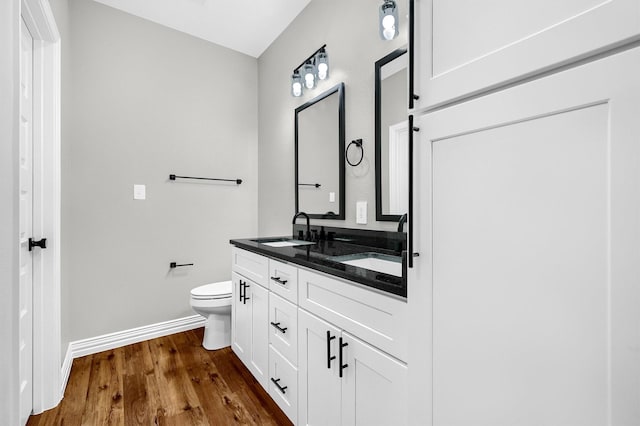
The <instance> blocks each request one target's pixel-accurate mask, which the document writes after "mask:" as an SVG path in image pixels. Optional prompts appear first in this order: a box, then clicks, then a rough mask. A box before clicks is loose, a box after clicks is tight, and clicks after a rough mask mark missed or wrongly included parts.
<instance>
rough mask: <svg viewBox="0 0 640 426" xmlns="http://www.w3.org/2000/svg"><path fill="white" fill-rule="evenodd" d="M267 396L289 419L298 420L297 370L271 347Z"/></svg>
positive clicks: (295, 421) (294, 422)
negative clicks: (269, 396)
mask: <svg viewBox="0 0 640 426" xmlns="http://www.w3.org/2000/svg"><path fill="white" fill-rule="evenodd" d="M268 386H269V388H268V391H269V395H271V398H273V400H274V401H275V402H276V404H278V406H279V407H280V408H281V409H282V411H284V413H285V414H286V415H287V417H289V420H291V421H292V422H293V424H296V423H297V420H298V370H297V369H296V368H295V367H294V366H293V365H291V363H290V362H289V361H287V360H286V359H285V358H284V357H283V356H282V354H280V353H279V352H278V351H277V350H275V349H274V348H273V347H269V384H268Z"/></svg>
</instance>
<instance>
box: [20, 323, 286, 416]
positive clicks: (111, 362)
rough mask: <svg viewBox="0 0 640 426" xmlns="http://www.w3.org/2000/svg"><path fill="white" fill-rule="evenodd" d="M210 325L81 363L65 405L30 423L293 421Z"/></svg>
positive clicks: (75, 366) (75, 365)
mask: <svg viewBox="0 0 640 426" xmlns="http://www.w3.org/2000/svg"><path fill="white" fill-rule="evenodd" d="M202 336H203V329H197V330H192V331H187V332H184V333H178V334H173V335H171V336H166V337H160V338H158V339H153V340H148V341H145V342H142V343H137V344H134V345H129V346H125V347H122V348H117V349H113V350H110V351H105V352H101V353H98V354H95V355H88V356H85V357H82V358H77V359H75V360H74V361H73V367H72V369H71V376H70V377H69V383H68V385H67V389H66V391H65V394H64V399H63V400H62V402H61V403H60V405H58V407H56V408H54V409H52V410H49V411H46V412H44V413H42V414H40V415H37V416H31V417H30V418H29V422H28V423H27V425H29V426H43V425H46V426H48V425H65V426H72V425H127V426H129V425H181V426H188V425H211V426H217V425H223V426H224V425H291V422H290V421H289V420H288V419H287V417H286V416H285V414H284V413H283V412H282V411H281V410H280V408H279V407H278V406H277V405H276V404H275V402H273V400H271V398H270V397H269V396H268V395H267V393H266V392H265V391H264V389H262V387H261V386H260V384H259V383H258V382H257V381H256V380H255V379H254V378H253V376H252V375H251V373H250V372H249V371H248V370H247V368H246V367H245V366H244V365H243V364H242V363H241V362H240V360H239V359H238V357H236V355H235V354H234V353H233V352H232V351H231V348H225V349H221V350H218V351H207V350H205V349H204V348H203V347H202V346H201V342H202Z"/></svg>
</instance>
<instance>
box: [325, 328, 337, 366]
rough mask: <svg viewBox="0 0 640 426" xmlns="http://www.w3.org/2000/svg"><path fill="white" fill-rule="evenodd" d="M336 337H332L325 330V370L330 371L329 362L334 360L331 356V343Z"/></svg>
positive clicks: (334, 357)
mask: <svg viewBox="0 0 640 426" xmlns="http://www.w3.org/2000/svg"><path fill="white" fill-rule="evenodd" d="M335 338H336V336H332V335H331V332H330V331H329V330H327V368H328V369H331V361H333V360H334V359H336V356H335V355H333V356H331V341H332V340H333V339H335Z"/></svg>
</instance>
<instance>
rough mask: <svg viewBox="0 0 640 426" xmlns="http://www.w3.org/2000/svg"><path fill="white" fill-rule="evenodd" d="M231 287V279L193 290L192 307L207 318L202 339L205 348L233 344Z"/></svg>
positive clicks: (210, 348) (213, 348)
mask: <svg viewBox="0 0 640 426" xmlns="http://www.w3.org/2000/svg"><path fill="white" fill-rule="evenodd" d="M231 288H232V283H231V281H221V282H218V283H212V284H206V285H202V286H200V287H196V288H194V289H193V290H191V308H192V309H193V310H194V311H196V312H197V313H199V314H200V315H202V316H203V317H205V318H206V319H207V321H206V322H205V325H204V339H203V340H202V346H203V347H204V348H205V349H208V350H216V349H221V348H224V347H226V346H230V345H231Z"/></svg>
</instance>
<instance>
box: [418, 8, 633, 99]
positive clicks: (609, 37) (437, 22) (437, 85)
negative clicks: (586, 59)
mask: <svg viewBox="0 0 640 426" xmlns="http://www.w3.org/2000/svg"><path fill="white" fill-rule="evenodd" d="M415 2H416V10H417V16H416V45H415V51H416V55H417V57H416V59H417V60H416V67H417V68H416V90H415V92H416V93H417V94H418V95H420V99H419V100H418V101H417V102H416V108H426V107H431V106H434V105H438V104H442V103H446V102H448V101H451V100H454V99H457V98H460V97H464V96H468V95H470V94H473V93H477V92H479V91H482V90H485V89H487V88H491V87H495V86H498V85H501V84H504V83H507V82H510V81H513V80H516V79H519V78H523V77H525V76H527V75H530V74H532V73H536V72H540V71H543V70H545V69H548V68H550V67H553V66H558V65H560V64H563V63H566V62H568V61H570V60H575V59H576V58H579V57H582V56H584V55H587V54H589V53H593V52H596V51H598V50H601V49H603V48H605V47H607V46H612V45H616V44H619V43H621V42H624V41H629V40H631V39H633V38H637V37H638V34H639V33H640V8H639V7H638V2H637V0H567V1H562V2H558V1H553V0H538V1H535V2H534V1H525V0H517V1H514V0H494V1H489V2H486V1H485V2H478V1H473V0H415Z"/></svg>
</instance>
